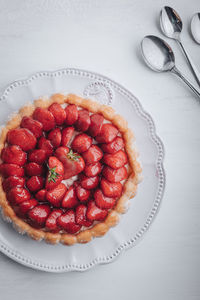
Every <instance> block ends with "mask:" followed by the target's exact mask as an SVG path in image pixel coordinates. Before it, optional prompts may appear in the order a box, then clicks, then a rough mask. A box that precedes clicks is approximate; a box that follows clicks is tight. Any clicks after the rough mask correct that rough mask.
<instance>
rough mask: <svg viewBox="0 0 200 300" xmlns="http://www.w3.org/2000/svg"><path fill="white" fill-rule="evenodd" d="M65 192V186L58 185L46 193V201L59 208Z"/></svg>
mask: <svg viewBox="0 0 200 300" xmlns="http://www.w3.org/2000/svg"><path fill="white" fill-rule="evenodd" d="M66 191H67V188H66V186H65V185H64V184H63V183H60V184H59V185H57V186H56V187H55V188H54V189H52V190H50V191H47V193H46V200H47V201H49V202H50V203H51V204H52V205H53V206H56V207H60V206H61V201H62V199H63V197H64V195H65V193H66Z"/></svg>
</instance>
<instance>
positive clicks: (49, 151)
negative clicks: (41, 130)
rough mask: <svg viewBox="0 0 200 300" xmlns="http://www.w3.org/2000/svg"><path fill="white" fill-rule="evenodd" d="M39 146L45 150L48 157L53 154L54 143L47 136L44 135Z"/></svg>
mask: <svg viewBox="0 0 200 300" xmlns="http://www.w3.org/2000/svg"><path fill="white" fill-rule="evenodd" d="M38 148H39V149H42V150H45V152H46V157H49V156H51V155H52V153H53V145H52V143H51V142H50V141H49V140H47V139H46V138H45V137H43V136H42V137H41V138H40V139H39V141H38Z"/></svg>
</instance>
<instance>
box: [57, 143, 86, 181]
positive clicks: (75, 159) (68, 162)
mask: <svg viewBox="0 0 200 300" xmlns="http://www.w3.org/2000/svg"><path fill="white" fill-rule="evenodd" d="M55 155H56V157H58V159H59V160H60V161H61V162H62V163H63V166H64V169H65V172H64V176H63V177H64V179H68V178H71V177H73V176H75V175H77V174H79V173H80V172H82V171H83V169H84V167H85V162H84V160H83V158H82V157H81V156H80V155H78V154H77V153H74V152H73V151H72V150H70V151H69V148H67V147H60V148H58V149H57V150H56V152H55Z"/></svg>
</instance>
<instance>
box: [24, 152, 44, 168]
mask: <svg viewBox="0 0 200 300" xmlns="http://www.w3.org/2000/svg"><path fill="white" fill-rule="evenodd" d="M45 160H46V151H45V150H43V149H35V150H32V151H31V152H30V153H29V155H28V161H30V162H34V163H37V164H38V165H41V164H43V163H44V162H45Z"/></svg>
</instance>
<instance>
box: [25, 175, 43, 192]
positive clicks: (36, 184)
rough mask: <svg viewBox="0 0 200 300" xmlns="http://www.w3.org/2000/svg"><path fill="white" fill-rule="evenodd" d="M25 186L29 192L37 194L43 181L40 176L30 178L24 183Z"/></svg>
mask: <svg viewBox="0 0 200 300" xmlns="http://www.w3.org/2000/svg"><path fill="white" fill-rule="evenodd" d="M26 186H27V188H28V189H29V191H31V192H37V191H39V190H41V189H42V188H43V186H44V179H43V177H41V176H32V177H30V178H29V179H28V180H27V181H26Z"/></svg>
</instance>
